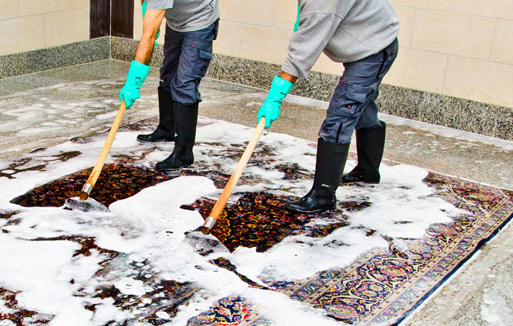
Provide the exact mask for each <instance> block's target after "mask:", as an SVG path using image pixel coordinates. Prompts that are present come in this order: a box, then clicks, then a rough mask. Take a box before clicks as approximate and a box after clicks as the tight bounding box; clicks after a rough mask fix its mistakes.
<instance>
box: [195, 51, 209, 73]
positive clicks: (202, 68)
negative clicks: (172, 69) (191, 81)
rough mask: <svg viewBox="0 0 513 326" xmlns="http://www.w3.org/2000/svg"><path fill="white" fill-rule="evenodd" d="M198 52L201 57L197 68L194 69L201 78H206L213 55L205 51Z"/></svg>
mask: <svg viewBox="0 0 513 326" xmlns="http://www.w3.org/2000/svg"><path fill="white" fill-rule="evenodd" d="M198 51H199V55H198V58H199V60H198V62H197V64H196V66H195V67H194V71H195V72H196V74H198V75H199V76H200V77H205V75H206V74H207V69H208V66H209V65H210V61H211V60H212V53H210V52H207V51H203V50H198Z"/></svg>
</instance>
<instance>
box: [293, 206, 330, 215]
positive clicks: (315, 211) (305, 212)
mask: <svg viewBox="0 0 513 326" xmlns="http://www.w3.org/2000/svg"><path fill="white" fill-rule="evenodd" d="M285 209H286V210H288V211H289V212H292V213H299V214H315V213H322V212H327V211H333V210H335V209H337V207H336V206H333V207H327V208H326V207H324V208H317V209H314V210H310V211H306V210H299V209H294V208H292V207H288V206H285Z"/></svg>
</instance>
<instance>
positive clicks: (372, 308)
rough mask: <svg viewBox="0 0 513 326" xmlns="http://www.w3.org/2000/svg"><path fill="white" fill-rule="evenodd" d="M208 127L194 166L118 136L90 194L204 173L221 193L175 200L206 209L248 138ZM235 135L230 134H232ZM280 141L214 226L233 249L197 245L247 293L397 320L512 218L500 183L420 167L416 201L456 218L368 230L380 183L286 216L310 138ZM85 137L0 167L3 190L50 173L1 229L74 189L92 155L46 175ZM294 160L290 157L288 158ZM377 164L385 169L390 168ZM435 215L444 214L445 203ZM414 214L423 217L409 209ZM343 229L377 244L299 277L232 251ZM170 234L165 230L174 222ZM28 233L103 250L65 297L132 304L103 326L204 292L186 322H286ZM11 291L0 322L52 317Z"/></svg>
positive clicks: (175, 311)
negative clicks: (163, 165)
mask: <svg viewBox="0 0 513 326" xmlns="http://www.w3.org/2000/svg"><path fill="white" fill-rule="evenodd" d="M217 123H218V122H216V121H210V120H207V121H206V122H203V124H200V128H199V131H201V130H202V128H206V129H207V130H206V131H205V135H208V136H205V137H203V138H202V137H201V133H200V140H199V141H198V142H197V145H196V147H195V153H196V157H197V159H196V162H195V163H194V165H193V166H191V167H189V168H186V169H182V170H179V171H176V172H173V173H167V174H163V173H159V172H157V171H155V170H154V169H153V168H152V166H153V165H154V163H155V161H158V159H157V158H155V157H154V156H152V155H155V153H158V152H160V151H162V152H166V151H169V148H172V145H170V146H171V147H166V148H164V147H163V146H166V145H158V146H148V145H143V144H136V143H134V145H133V147H130V148H129V149H128V150H127V148H124V149H120V150H118V151H116V145H114V146H113V149H112V153H111V155H112V158H113V162H111V163H109V164H106V165H105V167H104V169H103V171H102V174H101V176H100V178H99V180H98V183H97V185H96V186H95V188H94V190H93V192H92V193H91V197H92V198H94V199H96V200H98V201H99V202H101V203H103V204H105V205H106V206H109V205H111V204H112V203H115V202H116V201H119V200H121V199H125V198H130V197H131V196H134V195H136V194H138V193H139V192H141V193H142V191H143V189H150V188H151V187H155V186H156V185H158V184H160V183H163V182H169V181H171V180H173V179H176V178H177V177H184V176H195V177H204V178H208V179H210V180H212V182H213V184H214V185H215V187H216V188H217V189H218V192H217V193H215V194H212V195H209V196H204V197H201V198H197V199H196V200H195V201H193V202H190V203H187V204H182V205H181V206H180V208H181V209H182V210H184V211H188V212H191V213H193V212H197V213H199V214H201V216H202V217H203V218H204V219H206V218H207V217H208V214H209V212H210V211H211V209H212V207H213V205H214V204H215V201H216V198H217V196H218V195H219V192H220V190H222V188H223V187H224V185H225V184H226V182H227V180H228V178H229V176H230V174H231V171H232V170H233V167H234V166H235V164H236V162H237V161H238V158H239V157H240V155H241V153H242V152H243V150H244V148H245V143H244V139H240V142H239V143H237V142H232V143H229V142H227V140H226V139H227V138H226V135H224V134H215V133H214V134H213V133H212V130H214V129H212V128H217V129H215V130H219V129H222V130H225V129H226V128H221V127H219V126H217V127H216V124H217ZM144 127H145V125H144V123H143V124H139V125H137V126H135V127H134V126H130V128H129V130H130V129H138V128H144ZM209 128H210V129H209ZM237 128H239V129H241V130H244V131H245V132H246V134H244V135H245V136H244V137H246V136H247V135H249V134H250V132H251V130H246V129H247V128H245V127H240V126H237ZM237 128H235V127H234V129H237ZM129 130H126V129H125V130H124V134H126V135H127V136H126V137H127V138H129V137H130V139H132V138H135V136H134V135H135V134H134V133H133V132H132V133H131V132H130V131H129ZM122 134H123V132H122ZM234 134H235V135H237V130H235V131H234ZM266 136H267V137H268V139H266ZM216 137H217V138H216ZM235 138H236V137H235V136H233V134H232V135H230V137H228V139H232V140H233V139H235ZM239 138H241V137H239ZM246 138H249V137H246ZM98 139H99V140H98ZM202 139H203V141H202ZM205 139H208V141H207V140H205ZM279 139H280V137H277V136H273V134H270V133H269V134H267V135H265V136H264V137H263V139H262V141H261V143H260V145H259V146H258V148H257V150H256V151H255V153H254V155H253V157H252V159H251V160H250V163H249V164H248V167H247V168H246V171H245V173H244V174H243V176H242V178H241V180H240V182H239V184H238V188H236V191H235V193H234V194H233V195H232V199H231V200H230V202H229V203H228V205H227V206H226V208H225V210H224V211H223V213H222V215H221V216H220V219H219V220H218V222H217V224H216V225H215V227H214V228H213V230H212V235H213V236H215V237H216V238H217V239H218V240H219V241H221V242H222V243H223V244H224V245H225V246H226V248H227V249H228V252H226V253H225V254H220V255H217V256H212V254H211V253H210V252H200V253H198V255H200V256H201V255H203V256H204V257H205V259H206V260H207V261H208V263H209V264H210V265H211V266H212V268H218V269H219V270H222V271H225V272H227V273H231V274H233V275H235V276H236V277H237V278H238V279H239V280H240V281H241V282H244V284H246V286H247V288H249V289H254V290H256V291H263V293H271V292H272V293H281V294H285V295H286V296H288V297H289V298H290V299H292V300H293V301H295V302H300V303H302V304H304V305H306V306H309V307H311V309H313V310H316V311H323V315H325V316H329V318H328V319H329V320H331V321H332V322H337V323H339V324H341V325H343V324H358V325H373V324H380V325H393V324H397V323H399V322H401V321H402V320H403V319H404V318H405V317H406V316H408V314H410V313H411V312H412V311H413V310H414V309H415V308H416V307H418V306H419V305H420V304H421V303H422V302H423V301H424V300H425V299H426V298H427V297H428V296H429V295H430V294H431V293H433V291H434V290H436V289H437V288H438V287H439V286H440V285H441V284H443V282H444V281H445V280H446V279H447V278H449V277H450V276H451V275H452V274H453V273H454V272H455V271H457V269H458V268H459V267H460V266H461V265H462V264H463V263H464V262H465V261H467V260H468V259H469V258H470V257H471V256H472V255H473V254H474V253H475V252H476V251H477V250H478V249H479V247H480V246H481V245H482V244H483V243H484V242H486V241H487V240H489V239H490V238H491V237H493V235H494V234H495V233H496V232H498V231H499V230H500V229H501V228H502V227H503V226H504V225H505V224H506V223H508V222H509V220H510V219H511V217H512V214H513V194H512V193H511V192H509V191H505V190H501V189H497V188H493V187H488V186H484V185H480V184H475V183H472V182H468V181H462V180H459V179H457V178H453V177H447V176H443V175H440V174H436V173H428V172H426V174H425V175H424V176H423V177H422V178H421V179H420V181H419V184H420V186H422V187H425V188H426V189H429V193H428V194H427V195H419V196H418V198H417V199H418V200H419V201H420V202H422V201H426V200H439V201H440V202H444V203H446V204H447V205H449V206H450V207H452V208H451V209H454V211H455V212H457V214H454V213H453V214H450V216H451V218H450V219H445V220H444V222H437V221H438V220H436V219H435V220H434V222H433V223H430V222H429V221H430V220H429V218H428V219H427V221H428V223H427V224H425V225H426V226H425V228H424V229H423V230H421V231H422V232H421V233H420V234H419V235H415V236H413V235H412V234H411V233H409V232H403V233H401V232H402V231H401V230H407V229H408V227H409V226H410V225H413V224H415V223H416V220H415V219H413V218H412V219H409V218H407V217H402V218H397V219H395V220H391V222H390V226H389V227H390V228H391V229H393V230H399V231H398V232H395V233H393V232H392V233H391V232H385V231H383V228H382V227H380V226H378V225H377V226H376V228H374V227H373V226H372V225H373V222H372V221H373V220H372V216H371V217H370V218H369V220H370V222H369V223H366V224H365V223H363V222H362V224H359V222H358V221H359V218H361V217H362V216H363V219H365V218H366V217H365V216H367V215H369V214H370V215H372V212H374V211H372V209H373V208H376V207H378V206H379V204H380V202H379V201H380V200H379V199H376V198H379V197H373V196H374V195H373V192H374V191H376V192H377V193H382V192H380V191H379V188H378V187H375V186H358V185H357V186H344V185H342V186H341V187H340V188H339V193H337V197H338V199H339V200H338V207H337V209H336V210H334V211H331V212H326V213H322V214H315V215H310V216H309V215H303V214H293V213H291V212H289V211H287V210H286V209H284V205H285V203H286V202H287V201H289V200H291V199H293V198H297V196H301V195H302V194H304V193H306V191H308V187H309V186H310V184H311V179H312V171H313V169H312V166H313V165H312V164H313V163H312V162H313V161H314V158H315V148H314V147H313V146H312V144H309V143H306V142H304V141H300V140H297V139H292V138H290V139H289V138H287V139H286V140H279ZM93 140H97V141H100V145H101V137H98V136H96V138H94V137H93V138H92V139H75V140H73V141H72V142H71V145H70V146H69V147H73V148H75V150H69V147H66V148H68V150H62V149H58V148H57V149H47V150H41V151H38V152H35V153H31V154H29V155H27V156H26V157H23V158H20V159H17V160H14V161H12V162H7V163H5V164H4V165H3V168H1V169H0V176H1V177H3V178H0V180H3V181H2V185H3V186H7V185H10V184H13V183H16V181H17V180H18V178H20V180H22V179H21V177H22V176H23V175H25V174H28V173H32V175H37V173H38V171H39V172H40V173H47V174H48V177H47V182H45V183H44V184H41V183H37V182H33V183H32V185H33V187H32V188H27V187H28V186H25V185H24V186H23V187H25V188H23V187H20V189H25V193H24V194H23V193H16V194H13V196H12V197H11V199H10V203H9V204H10V205H6V207H0V230H1V231H2V232H3V234H4V235H6V236H7V235H11V234H12V233H13V232H16V230H17V228H18V227H20V225H23V221H24V216H25V215H23V214H24V213H23V212H26V211H27V210H30V208H31V207H60V206H62V205H63V204H64V200H65V199H66V198H69V197H72V196H76V195H77V194H78V192H79V191H80V189H81V187H82V184H83V183H84V182H85V180H86V179H87V177H88V176H89V173H90V171H91V169H90V168H86V167H87V166H90V165H92V164H90V163H89V165H88V163H87V162H86V163H84V162H83V161H84V160H85V159H83V160H82V166H83V168H82V169H80V171H78V172H73V171H71V173H67V174H64V175H62V174H61V175H60V176H59V177H58V178H53V177H51V175H50V174H49V172H48V171H50V170H51V169H52V168H58V167H60V166H66V163H67V162H68V161H72V160H77V159H80V157H82V156H83V155H84V154H83V152H85V151H87V150H88V144H91V142H93ZM298 144H299V145H301V146H302V147H301V146H299V147H300V149H299V150H298V153H296V154H290V153H288V154H278V153H279V152H280V151H279V149H280V148H285V145H287V146H289V147H290V148H292V147H294V146H298ZM98 146H99V145H97V147H98ZM94 150H96V148H94V146H93V149H91V151H93V153H92V154H90V156H89V157H94V155H95V153H96V152H94ZM290 157H299V159H297V160H289V158H290ZM304 157H307V158H308V160H309V162H310V163H309V164H306V165H302V163H301V160H302V159H303V158H304ZM353 158H354V156H353ZM88 159H89V158H88ZM89 160H90V159H89ZM79 165H80V164H79ZM77 166H78V165H77ZM392 166H393V165H392ZM397 168H398V169H400V167H397ZM75 171H76V170H75ZM382 174H383V175H384V176H385V179H386V174H387V171H386V170H385V171H383V172H382ZM399 174H400V173H399ZM384 183H385V184H386V182H384ZM27 184H30V182H28V183H27ZM390 184H391V187H395V191H397V193H398V194H401V191H402V190H404V192H407V191H408V190H409V188H410V185H408V184H407V183H406V184H401V183H400V182H399V183H398V184H394V183H393V182H392V183H390ZM341 194H342V195H341ZM343 194H350V195H347V196H344V195H343ZM399 197H400V196H399ZM398 203H399V204H396V206H397V205H400V203H401V202H400V200H399V201H398ZM404 205H406V206H405V210H408V207H409V206H408V205H410V201H409V200H407V201H405V204H404ZM7 206H8V207H7ZM13 207H14V208H15V207H19V209H14V208H13ZM439 211H441V213H444V209H440V210H439ZM367 212H370V213H369V214H367ZM385 212H386V211H385ZM419 212H422V211H419ZM25 214H26V213H25ZM366 214H367V215H366ZM412 214H418V213H416V211H412ZM149 215H151V214H149ZM407 215H408V214H407V213H406V215H405V216H407ZM376 219H377V220H374V221H380V218H379V217H376ZM344 230H348V231H351V232H353V233H354V232H359V234H361V236H362V237H363V238H369V239H379V241H381V242H380V243H382V245H380V246H369V248H368V249H362V252H361V253H359V254H357V255H355V259H352V260H351V261H349V262H346V263H343V262H340V266H337V262H336V261H335V262H333V263H332V266H331V267H326V268H319V269H312V272H311V273H310V274H309V276H307V277H297V278H296V277H291V278H284V277H283V275H281V274H280V273H275V271H274V270H273V269H272V268H267V267H266V268H262V269H260V270H259V273H257V274H253V275H247V274H245V272H244V267H245V266H243V265H244V264H243V263H240V261H241V260H239V258H237V257H238V256H237V254H238V253H240V252H241V250H254V251H255V253H254V254H255V255H262V256H259V257H265V255H267V254H271V253H272V252H273V250H277V248H278V247H279V246H280V245H283V244H284V242H287V241H288V242H290V244H291V245H292V246H295V247H302V248H303V247H304V248H308V247H313V248H317V249H316V250H317V251H321V255H322V250H326V251H327V252H328V251H329V252H332V251H337V250H343V249H344V248H349V247H351V246H353V245H354V244H353V243H352V242H351V240H349V239H346V238H343V237H333V236H334V235H336V234H337V232H342V231H344ZM127 232H130V231H127ZM165 232H167V233H168V234H172V233H173V230H167V231H165ZM330 237H332V238H330ZM327 239H329V241H328V240H327ZM30 241H32V242H36V241H40V242H51V241H69V242H73V243H75V244H77V246H78V247H77V249H76V250H75V252H74V257H90V256H91V257H92V256H95V257H98V268H97V270H96V271H95V272H94V274H93V276H92V280H89V281H87V282H89V283H87V282H86V283H87V284H89V285H90V286H83V287H77V288H76V289H74V292H73V296H74V297H76V298H88V300H86V301H87V302H88V304H85V303H84V304H83V306H84V307H83V308H84V309H85V310H87V311H88V312H89V313H91V314H93V315H95V314H100V312H101V311H103V310H102V309H101V307H102V306H101V304H103V302H105V300H108V302H110V305H111V306H112V307H113V308H112V309H118V310H119V311H124V312H126V313H130V314H128V315H126V316H125V317H123V318H121V317H120V319H110V320H109V319H107V320H104V322H103V324H104V325H131V324H133V323H136V322H138V323H143V324H149V325H163V324H166V323H169V322H171V321H173V320H174V319H175V318H178V317H177V316H180V312H181V311H182V310H183V309H185V307H188V306H190V305H193V304H194V303H195V302H198V301H200V299H198V298H203V299H204V300H207V302H208V300H211V302H210V303H209V305H208V307H205V306H201V309H199V311H196V312H195V315H194V314H193V315H190V316H189V317H187V318H186V320H187V322H186V323H187V325H189V326H193V325H219V326H221V325H223V326H224V325H255V326H256V325H281V323H279V322H277V321H276V320H275V319H274V318H273V316H272V314H270V313H269V309H264V308H262V303H261V302H260V303H259V302H257V301H256V300H254V299H252V298H250V297H248V296H247V295H245V294H244V293H233V294H232V295H228V296H225V297H221V298H217V297H216V295H215V293H207V292H205V291H204V289H202V286H201V284H199V283H198V282H193V281H190V282H189V281H184V280H170V279H168V278H166V277H165V275H164V274H162V273H161V270H160V266H158V264H156V263H155V262H153V261H152V260H151V257H149V258H147V259H133V258H132V256H131V253H130V252H123V251H121V250H112V249H106V248H102V245H101V244H98V243H97V242H98V241H97V239H96V237H95V236H87V235H84V234H67V235H61V236H38V237H37V238H33V239H31V240H30ZM322 241H324V242H322ZM319 243H321V245H319ZM132 254H133V253H132ZM334 257H335V256H334ZM3 263H4V264H5V263H7V264H8V263H9V262H3ZM326 266H328V265H326ZM198 269H201V268H199V267H198ZM0 278H1V276H0ZM185 278H186V277H185ZM120 279H131V280H134V282H138V283H137V284H141V286H143V287H144V289H145V290H144V291H142V292H140V293H139V292H137V291H132V292H130V291H129V290H126V289H125V290H123V289H122V286H121V285H120V284H119V280H120ZM0 284H2V283H0ZM91 284H93V285H94V286H92V285H91ZM20 293H21V292H20V291H18V290H16V289H9V288H4V286H0V322H1V321H4V322H10V324H5V325H46V324H49V323H51V321H52V319H54V318H55V317H56V316H55V315H52V314H48V313H45V312H38V311H35V310H34V309H32V308H27V307H23V306H22V305H21V304H20V302H18V299H17V295H18V294H20ZM210 297H212V298H215V299H209V298H210ZM86 301H84V302H86ZM2 305H3V306H4V308H2ZM127 316H128V317H127ZM95 320H96V322H95V323H94V324H101V322H99V321H98V319H95ZM92 324H93V323H92Z"/></svg>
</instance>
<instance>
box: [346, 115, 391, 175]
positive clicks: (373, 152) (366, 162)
mask: <svg viewBox="0 0 513 326" xmlns="http://www.w3.org/2000/svg"><path fill="white" fill-rule="evenodd" d="M386 129H387V125H386V124H385V123H384V122H383V121H381V127H379V128H372V129H359V130H356V151H357V154H358V164H357V165H356V167H355V168H354V169H353V170H351V172H349V173H348V174H344V175H343V176H342V182H343V183H352V182H364V183H379V181H380V179H381V177H380V175H379V165H380V163H381V159H382V157H383V151H384V149H385V134H386Z"/></svg>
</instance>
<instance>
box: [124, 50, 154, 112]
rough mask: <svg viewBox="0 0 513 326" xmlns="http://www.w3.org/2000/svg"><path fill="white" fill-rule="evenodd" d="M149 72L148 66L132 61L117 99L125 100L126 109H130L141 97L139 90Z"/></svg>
mask: <svg viewBox="0 0 513 326" xmlns="http://www.w3.org/2000/svg"><path fill="white" fill-rule="evenodd" d="M149 72H150V66H147V65H145V64H142V63H140V62H137V61H135V60H132V64H131V65H130V69H129V70H128V75H127V76H126V83H125V86H123V88H122V89H121V92H120V93H119V99H120V100H121V101H123V100H125V103H126V108H127V109H130V107H131V106H132V104H134V102H135V100H137V99H138V98H139V97H141V94H140V93H139V89H140V88H141V86H142V85H143V84H144V81H145V80H146V76H148V73H149Z"/></svg>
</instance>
